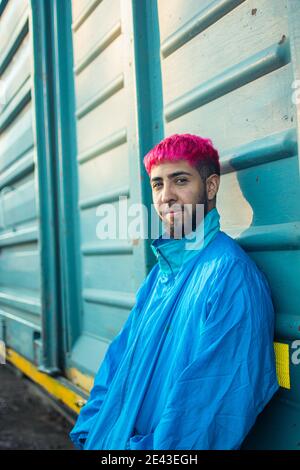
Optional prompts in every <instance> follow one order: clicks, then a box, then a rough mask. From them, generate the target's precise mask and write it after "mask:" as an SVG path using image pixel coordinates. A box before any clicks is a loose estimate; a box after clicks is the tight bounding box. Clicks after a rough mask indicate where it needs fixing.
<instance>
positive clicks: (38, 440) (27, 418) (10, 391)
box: [0, 364, 74, 450]
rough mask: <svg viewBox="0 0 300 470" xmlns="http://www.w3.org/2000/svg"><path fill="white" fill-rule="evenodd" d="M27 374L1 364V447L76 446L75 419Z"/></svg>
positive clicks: (70, 447)
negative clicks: (59, 408) (72, 436)
mask: <svg viewBox="0 0 300 470" xmlns="http://www.w3.org/2000/svg"><path fill="white" fill-rule="evenodd" d="M51 402H52V400H51V399H48V398H47V397H45V395H44V393H43V392H41V390H40V389H39V388H38V387H37V386H36V385H34V384H33V383H32V382H31V381H30V380H29V379H27V378H26V377H25V376H24V375H22V374H20V373H18V372H17V371H16V369H14V368H13V367H12V366H10V365H8V364H0V450H5V449H11V450H19V449H20V450H21V449H33V450H35V449H40V450H41V449H44V450H46V449H48V450H49V449H51V450H54V449H74V446H73V444H72V442H71V441H70V439H69V437H68V433H69V432H70V430H71V429H72V427H73V421H72V419H70V418H68V416H67V415H66V417H64V416H63V415H61V414H60V413H59V411H57V409H55V408H53V406H52V405H51Z"/></svg>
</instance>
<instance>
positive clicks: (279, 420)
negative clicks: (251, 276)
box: [158, 0, 300, 448]
mask: <svg viewBox="0 0 300 470" xmlns="http://www.w3.org/2000/svg"><path fill="white" fill-rule="evenodd" d="M200 3H201V5H200V4H199V2H198V1H193V0H188V1H186V0H175V1H174V2H172V9H169V4H168V3H167V2H165V1H164V0H158V10H159V21H160V32H161V53H162V80H163V98H164V117H165V131H166V134H167V135H169V134H172V133H175V132H179V133H181V132H190V133H195V134H199V135H203V136H206V137H210V138H212V139H213V142H214V144H215V145H216V147H217V148H218V149H219V150H220V152H221V163H222V173H223V174H222V178H221V186H220V191H219V193H218V197H217V206H218V209H219V211H220V213H221V222H222V229H223V230H224V231H226V232H227V233H229V234H230V235H232V236H233V237H235V238H236V239H237V240H238V241H239V243H240V244H241V245H242V246H243V247H244V248H245V249H246V250H248V251H249V254H250V256H251V257H253V258H254V259H255V261H256V262H257V264H258V265H259V266H260V267H261V269H262V270H263V271H264V272H265V273H266V275H267V277H268V279H269V281H270V284H271V287H272V293H273V298H274V303H275V307H276V339H277V341H278V342H279V343H282V344H284V343H286V344H288V345H290V346H291V342H292V340H295V339H297V338H299V326H298V325H300V316H299V299H300V295H299V294H300V291H299V282H298V279H299V274H300V273H299V269H300V268H299V266H300V264H299V263H297V260H298V258H299V253H300V252H299V227H300V226H299V221H300V208H299V204H298V201H299V197H300V185H299V172H298V168H299V159H298V148H297V133H298V129H297V125H298V126H299V123H297V119H296V107H295V104H294V103H293V101H292V91H293V90H292V83H293V80H295V78H296V77H297V76H299V63H298V64H295V60H296V57H294V62H293V60H291V46H292V47H295V44H294V42H295V40H296V38H295V37H293V35H292V34H291V33H292V31H291V29H290V28H291V26H290V25H289V22H291V17H292V15H295V14H296V13H297V12H298V15H299V4H298V6H297V5H296V3H295V2H289V1H288V0H286V1H282V0H261V1H260V2H256V1H255V0H253V1H252V0H247V1H244V0H218V1H209V0H204V1H203V2H200ZM291 3H293V8H291ZM289 8H291V9H290V10H289ZM294 22H295V20H294ZM295 31H296V30H295ZM297 31H298V36H299V24H298V30H297ZM298 36H297V37H298ZM298 46H299V40H298ZM298 58H299V57H298ZM297 66H298V68H297V70H296V67H297ZM296 71H297V74H298V75H297V74H296ZM276 351H277V353H278V354H277V360H278V375H279V376H281V379H282V380H281V382H282V383H281V385H282V387H283V386H284V384H285V385H286V384H287V383H289V381H287V380H284V377H285V376H286V370H289V373H290V379H291V381H290V389H285V388H282V389H281V391H280V393H279V397H276V398H275V399H274V400H273V402H272V404H271V406H270V409H271V412H269V414H268V415H267V414H266V413H265V414H263V416H262V418H261V423H260V425H258V426H257V427H256V429H255V430H254V432H253V435H252V439H251V440H249V442H248V446H250V447H251V446H254V447H261V448H266V447H268V446H270V447H271V448H274V447H275V448H276V447H281V448H284V446H287V448H297V446H299V431H298V433H297V431H296V430H295V428H294V427H293V426H296V425H295V424H294V423H295V422H296V421H297V420H298V422H299V393H298V391H299V387H300V374H299V366H298V369H297V366H296V365H294V364H293V363H292V362H290V364H289V360H290V358H288V359H287V361H288V362H287V363H286V359H285V361H282V358H283V356H280V354H279V352H280V351H281V349H280V348H277V349H276ZM290 352H291V353H292V352H293V350H290ZM279 356H280V357H279ZM266 416H268V418H267V419H266ZM283 429H284V433H283ZM292 429H293V432H290V431H291V430H292ZM267 430H268V431H269V432H267ZM287 436H289V437H287Z"/></svg>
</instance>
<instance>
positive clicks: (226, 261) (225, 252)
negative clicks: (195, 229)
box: [207, 230, 262, 276]
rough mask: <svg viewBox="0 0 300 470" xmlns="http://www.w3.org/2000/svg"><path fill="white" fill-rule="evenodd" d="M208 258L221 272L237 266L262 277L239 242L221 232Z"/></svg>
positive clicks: (208, 253) (211, 245)
mask: <svg viewBox="0 0 300 470" xmlns="http://www.w3.org/2000/svg"><path fill="white" fill-rule="evenodd" d="M207 258H208V260H211V261H214V263H213V264H214V266H215V269H216V270H218V271H219V272H221V271H223V272H224V271H225V272H226V270H227V269H228V270H229V269H230V267H232V266H235V267H236V268H237V269H240V270H241V271H243V270H247V271H252V272H253V273H255V274H257V275H258V276H261V275H262V271H261V270H260V268H259V267H258V266H257V264H256V263H255V262H254V260H253V259H252V258H251V257H250V256H249V255H248V254H247V253H246V251H245V250H244V249H243V248H242V247H241V246H240V245H239V244H238V242H237V241H236V240H235V239H233V238H232V237H230V235H228V234H227V233H225V232H223V231H221V230H220V231H219V233H218V234H217V236H216V237H215V239H214V240H213V242H212V243H211V244H210V249H209V250H208V251H207Z"/></svg>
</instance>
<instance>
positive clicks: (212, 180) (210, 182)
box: [206, 173, 220, 201]
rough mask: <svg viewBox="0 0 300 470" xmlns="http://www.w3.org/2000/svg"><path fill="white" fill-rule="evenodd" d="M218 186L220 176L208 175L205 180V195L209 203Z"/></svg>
mask: <svg viewBox="0 0 300 470" xmlns="http://www.w3.org/2000/svg"><path fill="white" fill-rule="evenodd" d="M219 186H220V176H219V175H217V174H215V173H214V174H213V175H210V176H209V177H208V178H206V194H207V199H208V200H209V201H211V200H212V199H214V198H215V196H216V194H217V192H218V190H219Z"/></svg>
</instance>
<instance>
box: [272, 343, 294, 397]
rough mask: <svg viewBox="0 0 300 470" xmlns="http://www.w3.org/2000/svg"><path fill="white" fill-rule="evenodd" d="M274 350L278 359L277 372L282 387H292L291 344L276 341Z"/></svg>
mask: <svg viewBox="0 0 300 470" xmlns="http://www.w3.org/2000/svg"><path fill="white" fill-rule="evenodd" d="M274 351H275V359H276V373H277V379H278V383H279V385H280V387H283V388H287V389H290V388H291V380H290V355H289V345H288V344H284V343H276V342H274Z"/></svg>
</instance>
